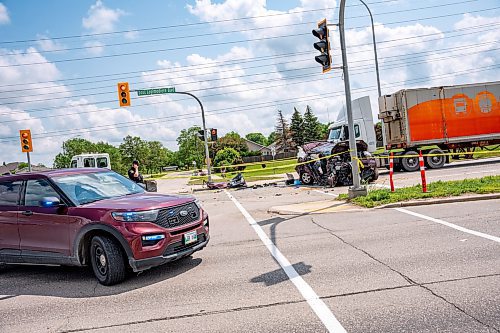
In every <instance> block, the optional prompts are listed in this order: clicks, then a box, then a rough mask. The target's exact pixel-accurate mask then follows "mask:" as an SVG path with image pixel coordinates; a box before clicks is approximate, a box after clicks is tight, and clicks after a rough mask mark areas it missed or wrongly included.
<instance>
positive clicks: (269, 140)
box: [267, 132, 276, 146]
mask: <svg viewBox="0 0 500 333" xmlns="http://www.w3.org/2000/svg"><path fill="white" fill-rule="evenodd" d="M275 141H276V132H271V134H269V136H268V137H267V145H268V146H269V145H270V144H273V143H274V142H275Z"/></svg>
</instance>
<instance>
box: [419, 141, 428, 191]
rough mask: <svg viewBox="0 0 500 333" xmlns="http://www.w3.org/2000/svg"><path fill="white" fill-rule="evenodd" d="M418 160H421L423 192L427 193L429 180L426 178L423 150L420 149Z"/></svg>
mask: <svg viewBox="0 0 500 333" xmlns="http://www.w3.org/2000/svg"><path fill="white" fill-rule="evenodd" d="M418 161H419V162H420V177H422V192H424V193H427V181H426V180H425V165H424V157H423V156H422V151H421V150H420V151H419V154H418Z"/></svg>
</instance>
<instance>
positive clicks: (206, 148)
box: [175, 91, 212, 182]
mask: <svg viewBox="0 0 500 333" xmlns="http://www.w3.org/2000/svg"><path fill="white" fill-rule="evenodd" d="M175 93H176V94H182V95H189V96H191V97H193V98H194V99H196V101H197V102H198V104H200V108H201V119H202V121H203V134H204V135H203V141H204V143H205V155H206V157H207V176H208V181H209V182H211V181H212V170H211V167H210V164H211V163H210V154H209V151H208V138H207V126H206V125H205V110H204V109H203V104H201V101H200V100H199V98H198V97H196V96H195V95H193V94H191V93H189V92H185V91H176V92H175Z"/></svg>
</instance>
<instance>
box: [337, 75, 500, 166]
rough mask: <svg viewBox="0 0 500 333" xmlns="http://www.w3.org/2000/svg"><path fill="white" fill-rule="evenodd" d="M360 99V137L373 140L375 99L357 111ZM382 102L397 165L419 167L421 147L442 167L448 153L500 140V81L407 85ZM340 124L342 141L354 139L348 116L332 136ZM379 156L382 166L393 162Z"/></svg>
mask: <svg viewBox="0 0 500 333" xmlns="http://www.w3.org/2000/svg"><path fill="white" fill-rule="evenodd" d="M354 102H356V101H353V118H354V126H355V127H354V132H355V135H356V139H358V140H364V141H365V142H368V141H370V140H371V139H370V138H373V137H375V130H374V126H373V120H372V122H370V120H371V119H372V116H371V107H370V104H369V103H368V104H367V103H358V104H357V105H359V106H361V109H360V110H359V111H355V109H356V107H355V105H356V103H354ZM378 102H379V103H378V104H379V114H378V118H379V119H380V120H381V121H382V122H383V123H384V131H383V133H382V134H383V136H384V137H385V142H386V146H385V149H386V151H385V152H384V153H382V156H387V151H394V156H395V159H394V169H395V170H404V171H416V170H418V169H419V162H418V157H414V156H416V155H417V154H418V152H419V151H422V153H423V154H425V155H430V156H426V157H425V158H424V160H425V163H426V165H427V167H429V168H433V169H438V168H441V167H442V166H443V165H444V164H445V163H449V162H450V155H446V153H457V152H462V153H464V152H465V153H468V154H464V155H469V156H470V155H471V154H472V152H473V151H474V150H475V149H476V148H482V147H486V146H489V145H496V144H500V81H497V82H487V83H475V84H466V85H456V86H442V87H433V88H415V89H403V90H399V91H397V92H395V93H393V94H391V95H385V96H381V97H380V98H379V101H378ZM360 117H361V118H363V119H360ZM365 118H368V119H365ZM356 125H357V127H358V128H359V129H358V130H356ZM339 128H341V133H340V136H339V140H342V139H344V140H345V139H347V138H348V133H346V132H345V131H346V130H347V122H346V121H345V120H344V121H343V122H342V121H340V122H335V123H333V124H332V125H330V133H329V141H335V139H334V138H335V137H336V135H335V133H336V131H339ZM369 146H370V145H369ZM405 155H406V156H405ZM412 156H413V157H412ZM378 161H379V166H382V167H383V166H386V164H387V163H388V161H387V159H384V158H381V159H378Z"/></svg>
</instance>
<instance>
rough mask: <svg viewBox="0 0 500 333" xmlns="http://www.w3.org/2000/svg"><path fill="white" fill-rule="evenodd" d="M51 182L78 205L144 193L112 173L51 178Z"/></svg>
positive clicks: (138, 187)
mask: <svg viewBox="0 0 500 333" xmlns="http://www.w3.org/2000/svg"><path fill="white" fill-rule="evenodd" d="M52 180H53V181H54V182H55V183H56V184H57V186H59V187H60V188H61V190H62V191H63V192H64V193H65V194H66V195H67V196H68V197H69V198H70V199H71V200H72V201H73V202H75V203H76V204H78V205H83V204H87V203H90V202H94V201H99V200H103V199H109V198H116V197H121V196H125V195H130V194H135V193H144V189H143V188H142V187H140V186H139V185H137V184H136V183H134V182H133V181H130V180H128V179H127V178H125V177H123V176H121V175H119V174H117V173H116V172H113V171H109V172H95V173H82V174H76V175H68V176H60V177H53V178H52Z"/></svg>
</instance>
